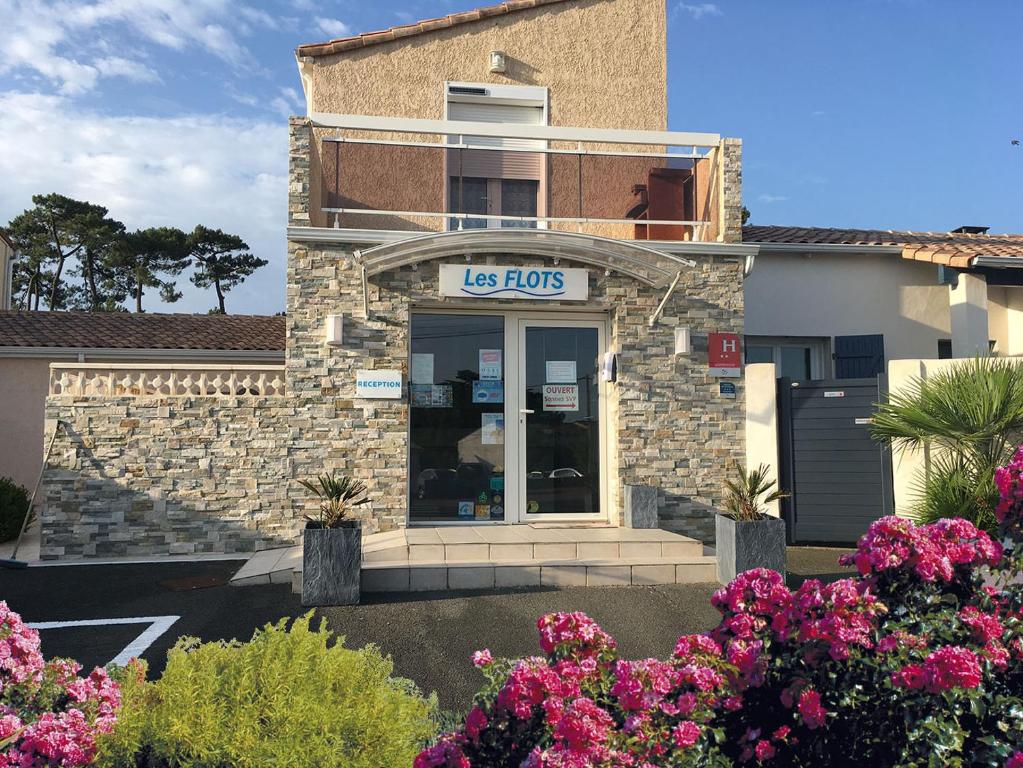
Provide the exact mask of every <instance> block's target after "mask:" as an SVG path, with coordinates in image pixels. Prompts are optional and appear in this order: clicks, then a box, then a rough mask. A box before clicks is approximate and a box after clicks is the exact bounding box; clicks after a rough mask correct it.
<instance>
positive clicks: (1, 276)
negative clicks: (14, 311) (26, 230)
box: [0, 232, 15, 310]
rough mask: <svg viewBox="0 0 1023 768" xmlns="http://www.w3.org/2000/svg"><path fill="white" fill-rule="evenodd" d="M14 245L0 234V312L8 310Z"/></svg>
mask: <svg viewBox="0 0 1023 768" xmlns="http://www.w3.org/2000/svg"><path fill="white" fill-rule="evenodd" d="M14 255H15V254H14V243H12V242H11V240H10V238H9V237H7V235H5V234H4V233H3V232H0V310H3V309H10V308H11V304H12V302H13V301H14V297H13V296H12V295H11V292H12V289H13V283H14Z"/></svg>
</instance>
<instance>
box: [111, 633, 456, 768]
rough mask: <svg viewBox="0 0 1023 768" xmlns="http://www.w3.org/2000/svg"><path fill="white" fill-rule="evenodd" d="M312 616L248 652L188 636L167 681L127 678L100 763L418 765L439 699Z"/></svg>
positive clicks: (193, 767)
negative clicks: (346, 644) (415, 761)
mask: <svg viewBox="0 0 1023 768" xmlns="http://www.w3.org/2000/svg"><path fill="white" fill-rule="evenodd" d="M310 618H311V614H309V615H307V616H305V617H303V618H300V619H295V621H294V622H293V624H292V625H291V628H290V630H289V629H288V628H287V627H286V620H281V621H280V622H278V623H277V624H268V625H267V626H266V627H264V628H263V629H261V630H258V631H257V632H256V633H255V634H254V635H253V637H252V640H251V641H250V642H248V643H239V642H235V641H232V642H216V643H199V642H198V641H197V640H195V639H194V638H182V639H181V640H179V641H178V643H177V645H176V646H175V647H174V648H173V649H172V650H171V651H170V653H169V654H168V657H167V668H166V670H165V671H164V673H163V675H162V676H161V677H160V679H159V680H158V681H156V682H154V683H147V682H145V681H144V680H141V679H139V676H137V675H136V676H133V675H132V674H131V673H130V670H129V671H128V672H127V673H126V674H124V675H122V678H123V679H122V681H121V682H122V685H123V699H124V704H123V706H122V709H121V712H120V714H119V717H118V721H117V726H116V728H115V730H114V732H113V733H112V734H111V735H110V736H108V737H107V738H105V739H104V740H103V741H102V742H101V743H100V751H99V756H98V759H97V764H98V765H100V766H108V767H110V768H126V767H127V766H136V765H138V766H147V768H148V767H149V766H167V767H169V768H214V767H215V768H221V767H225V768H227V767H229V768H256V767H257V766H259V767H260V768H263V767H264V766H282V767H283V766H288V768H301V767H302V766H316V768H330V766H338V767H339V768H340V767H341V766H344V768H381V766H392V765H395V766H397V765H411V764H412V759H413V758H414V757H415V755H416V753H417V751H418V750H419V748H420V747H421V746H422V744H423V743H424V741H425V740H426V739H429V738H430V737H432V736H433V735H434V734H435V732H436V724H435V722H436V721H435V717H436V712H437V707H436V699H435V697H431V698H430V699H425V698H423V696H421V695H420V693H419V691H418V689H416V688H415V686H414V685H413V684H412V683H411V681H408V680H403V679H401V678H394V677H391V672H392V671H393V665H392V663H391V661H390V659H388V658H386V657H384V656H382V655H381V653H380V651H379V650H377V649H376V648H375V647H373V646H367V647H365V648H363V649H360V650H353V649H351V648H345V647H344V646H343V644H342V643H343V638H339V639H338V641H337V643H336V644H333V645H328V640H329V639H330V633H329V632H328V631H325V630H323V629H322V627H321V628H319V629H316V628H312V627H310Z"/></svg>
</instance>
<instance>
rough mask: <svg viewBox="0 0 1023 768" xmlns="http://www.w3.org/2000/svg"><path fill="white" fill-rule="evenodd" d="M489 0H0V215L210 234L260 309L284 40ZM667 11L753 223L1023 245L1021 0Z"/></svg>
mask: <svg viewBox="0 0 1023 768" xmlns="http://www.w3.org/2000/svg"><path fill="white" fill-rule="evenodd" d="M492 1H493V0H482V2H473V1H472V0H467V1H463V0H457V1H456V0H448V1H447V2H437V1H436V0H432V1H430V2H426V1H424V0H386V2H376V3H369V2H364V1H363V0H334V1H333V2H332V1H331V0H276V1H275V2H265V3H255V2H250V3H248V4H246V3H243V2H231V1H229V0H90V1H88V2H68V1H67V0H64V1H54V0H33V1H31V2H22V1H21V0H0V26H2V27H3V28H4V35H3V36H0V178H3V179H4V180H5V183H4V184H3V185H0V221H6V220H8V219H9V218H10V217H11V216H13V215H15V214H17V213H18V212H20V211H21V210H23V209H24V208H25V207H27V206H28V205H29V204H30V200H29V198H30V196H31V194H32V193H34V192H48V191H59V192H62V193H64V194H69V195H73V196H76V197H81V198H85V199H89V200H91V201H93V202H97V203H102V204H104V205H106V206H107V207H108V208H110V210H111V213H112V214H113V215H115V216H117V217H118V218H120V219H122V220H123V221H125V222H126V223H127V224H128V225H129V226H131V227H138V226H150V225H162V224H167V225H175V226H180V227H182V228H191V227H192V226H194V225H195V224H196V223H204V224H207V225H209V226H217V227H222V228H224V229H227V230H230V231H233V232H236V233H238V234H241V235H242V236H243V237H245V238H246V239H247V240H248V241H249V244H250V245H251V246H252V247H253V250H255V251H256V252H257V253H259V255H261V256H263V257H265V258H267V259H269V260H270V262H271V263H270V265H269V266H268V267H266V268H265V269H264V270H262V271H261V272H260V273H257V275H256V276H254V277H253V278H251V279H250V281H249V282H248V283H246V284H244V285H243V286H241V287H239V288H237V289H235V291H234V293H232V294H230V295H229V297H228V309H229V311H233V312H243V311H247V312H257V313H261V312H272V311H278V310H280V309H282V308H283V305H284V261H285V251H284V236H283V228H284V216H285V196H286V176H287V149H286V141H287V139H286V120H285V118H286V116H287V115H288V114H289V113H301V112H302V111H303V106H302V101H301V98H300V86H299V81H298V76H297V72H296V68H295V62H294V56H293V49H294V47H295V46H296V45H297V44H299V43H305V42H319V41H322V40H326V39H329V38H331V37H336V36H339V35H343V34H347V33H349V32H362V31H369V30H374V29H379V28H383V27H388V26H392V25H395V24H401V23H406V22H408V21H411V20H415V19H420V18H428V17H431V16H436V15H442V14H444V13H450V12H454V11H459V10H466V9H469V8H473V7H475V6H477V5H479V4H487V3H489V2H492ZM657 1H658V0H650V2H657ZM668 9H669V20H670V21H669V34H668V78H669V104H670V127H671V128H673V129H677V130H698V131H713V132H717V133H721V134H723V135H728V136H738V137H741V138H742V139H743V140H744V152H745V157H744V160H745V166H744V188H745V197H746V203H747V206H748V207H749V208H750V209H751V211H752V213H753V218H752V221H753V223H759V224H793V225H815V226H839V227H840V226H848V227H876V228H883V229H888V228H895V229H899V228H904V229H913V230H946V229H950V228H952V227H956V226H959V225H963V224H980V225H988V226H990V227H991V228H992V231H996V232H998V231H1015V232H1020V231H1023V191H1021V189H1023V146H1019V147H1014V146H1012V145H1011V144H1010V140H1011V139H1013V138H1019V139H1021V140H1023V98H1021V96H1023V92H1021V91H1023V87H1021V83H1023V68H1021V67H1020V66H1019V63H1018V56H1017V55H1016V51H1017V50H1018V40H1019V33H1020V30H1021V29H1023V3H1020V2H1018V1H1017V0H985V1H984V2H972V3H966V2H961V1H959V2H956V1H954V0H841V1H840V2H839V1H837V0H831V1H829V2H820V0H719V2H715V3H703V2H679V1H678V0H669V2H668ZM185 292H186V297H185V299H184V300H182V301H181V302H179V303H178V304H176V305H174V306H173V307H160V305H159V302H158V301H157V300H156V298H155V297H151V298H149V299H147V305H148V306H149V307H150V308H153V309H157V308H162V309H173V310H174V311H205V310H206V309H208V308H209V307H210V306H212V305H213V303H214V301H213V298H212V296H210V295H207V294H206V293H205V292H203V291H199V290H198V289H195V288H194V287H192V286H190V285H188V286H187V287H186V290H185Z"/></svg>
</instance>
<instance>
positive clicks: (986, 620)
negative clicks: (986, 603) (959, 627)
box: [959, 605, 1005, 645]
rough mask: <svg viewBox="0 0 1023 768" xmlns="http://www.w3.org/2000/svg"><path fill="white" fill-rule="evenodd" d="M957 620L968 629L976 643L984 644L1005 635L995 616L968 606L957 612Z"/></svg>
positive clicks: (1000, 623)
mask: <svg viewBox="0 0 1023 768" xmlns="http://www.w3.org/2000/svg"><path fill="white" fill-rule="evenodd" d="M959 620H960V621H961V622H962V623H963V624H964V625H965V626H966V627H968V628H969V629H970V631H971V632H972V633H973V636H974V637H975V638H976V640H977V642H978V643H981V644H982V645H983V644H986V643H989V642H991V641H992V640H997V639H999V638H1001V636H1002V635H1003V634H1004V633H1005V627H1003V626H1002V622H1001V621H999V620H998V617H997V616H993V615H991V614H989V613H984V612H982V611H981V610H980V609H979V608H975V607H974V606H972V605H968V606H966V607H965V608H963V609H962V610H961V611H959Z"/></svg>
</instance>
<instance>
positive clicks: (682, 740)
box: [671, 720, 703, 749]
mask: <svg viewBox="0 0 1023 768" xmlns="http://www.w3.org/2000/svg"><path fill="white" fill-rule="evenodd" d="M702 731H703V729H702V728H700V726H698V725H697V724H696V723H694V722H693V721H692V720H683V721H682V722H681V723H679V724H678V725H676V726H675V727H674V728H673V729H672V731H671V740H672V743H674V745H675V746H676V747H678V748H679V749H688V748H689V747H691V746H693V745H694V744H695V743H696V742H698V741H699V740H700V734H701V733H702Z"/></svg>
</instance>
